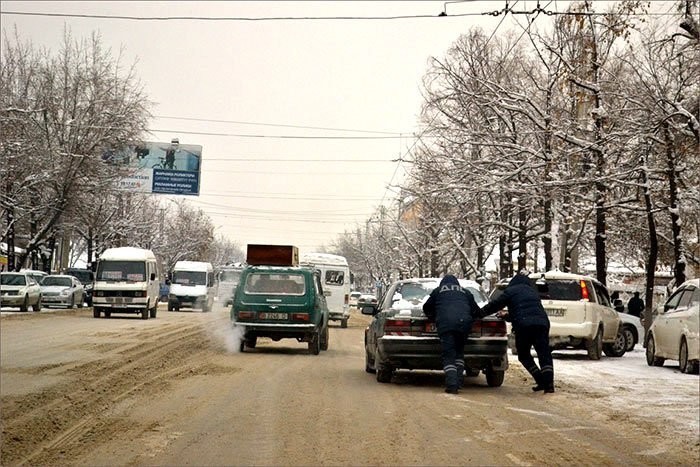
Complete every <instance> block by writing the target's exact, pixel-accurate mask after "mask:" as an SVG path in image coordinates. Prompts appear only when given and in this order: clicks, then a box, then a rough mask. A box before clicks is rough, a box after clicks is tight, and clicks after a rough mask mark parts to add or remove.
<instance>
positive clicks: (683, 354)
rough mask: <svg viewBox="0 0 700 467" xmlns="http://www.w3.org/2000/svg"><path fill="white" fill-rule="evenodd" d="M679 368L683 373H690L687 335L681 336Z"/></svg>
mask: <svg viewBox="0 0 700 467" xmlns="http://www.w3.org/2000/svg"><path fill="white" fill-rule="evenodd" d="M678 369H679V370H681V373H689V371H688V369H689V368H688V343H687V342H686V341H685V337H683V338H681V348H680V349H679V350H678Z"/></svg>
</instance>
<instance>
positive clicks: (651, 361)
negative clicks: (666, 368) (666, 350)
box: [646, 334, 666, 366]
mask: <svg viewBox="0 0 700 467" xmlns="http://www.w3.org/2000/svg"><path fill="white" fill-rule="evenodd" d="M646 356H647V365H649V366H663V365H664V362H665V361H666V359H665V358H662V357H657V356H656V346H655V345H654V336H652V335H651V334H649V336H648V337H647V354H646Z"/></svg>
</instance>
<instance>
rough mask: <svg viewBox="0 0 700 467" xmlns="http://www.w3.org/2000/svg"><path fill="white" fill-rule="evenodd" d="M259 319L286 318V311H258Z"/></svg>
mask: <svg viewBox="0 0 700 467" xmlns="http://www.w3.org/2000/svg"><path fill="white" fill-rule="evenodd" d="M260 319H287V313H260Z"/></svg>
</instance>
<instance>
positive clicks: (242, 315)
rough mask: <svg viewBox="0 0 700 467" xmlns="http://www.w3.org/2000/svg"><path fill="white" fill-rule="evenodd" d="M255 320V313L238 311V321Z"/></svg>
mask: <svg viewBox="0 0 700 467" xmlns="http://www.w3.org/2000/svg"><path fill="white" fill-rule="evenodd" d="M253 318H255V312H253V311H239V312H238V319H253Z"/></svg>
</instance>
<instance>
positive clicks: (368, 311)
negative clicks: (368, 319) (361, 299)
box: [360, 305, 377, 316]
mask: <svg viewBox="0 0 700 467" xmlns="http://www.w3.org/2000/svg"><path fill="white" fill-rule="evenodd" d="M360 311H361V312H362V314H363V315H371V316H374V315H376V314H377V307H376V306H375V305H362V309H361V310H360Z"/></svg>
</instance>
